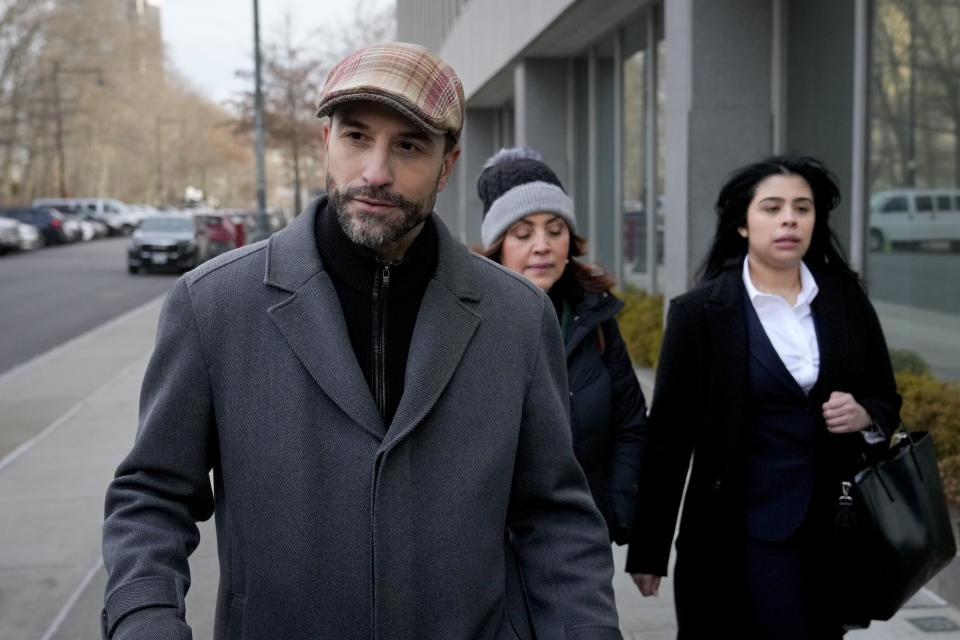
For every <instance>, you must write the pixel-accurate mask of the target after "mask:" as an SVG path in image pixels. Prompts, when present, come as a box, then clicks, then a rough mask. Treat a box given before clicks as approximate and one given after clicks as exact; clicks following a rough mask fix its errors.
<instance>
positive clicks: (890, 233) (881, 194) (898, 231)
mask: <svg viewBox="0 0 960 640" xmlns="http://www.w3.org/2000/svg"><path fill="white" fill-rule="evenodd" d="M933 242H940V243H949V245H950V247H951V248H952V249H953V250H954V251H960V189H890V190H887V191H878V192H876V193H874V194H873V196H871V198H870V232H869V246H870V250H871V251H880V250H882V249H883V248H884V247H886V246H887V245H888V244H889V245H890V246H891V247H916V246H918V245H920V244H924V243H933Z"/></svg>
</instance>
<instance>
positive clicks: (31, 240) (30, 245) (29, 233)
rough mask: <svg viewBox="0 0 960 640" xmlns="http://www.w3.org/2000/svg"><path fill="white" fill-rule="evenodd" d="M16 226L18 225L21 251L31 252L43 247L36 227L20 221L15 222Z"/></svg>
mask: <svg viewBox="0 0 960 640" xmlns="http://www.w3.org/2000/svg"><path fill="white" fill-rule="evenodd" d="M17 224H18V225H20V227H19V228H20V250H21V251H32V250H34V249H40V248H42V247H43V244H44V242H43V236H42V235H40V231H39V230H38V229H37V228H36V227H34V226H33V225H29V224H26V223H25V222H20V221H17Z"/></svg>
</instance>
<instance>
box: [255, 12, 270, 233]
mask: <svg viewBox="0 0 960 640" xmlns="http://www.w3.org/2000/svg"><path fill="white" fill-rule="evenodd" d="M253 60H254V103H253V104H254V115H253V136H254V153H255V155H256V158H257V211H258V212H259V213H260V215H261V216H262V215H263V214H264V213H266V211H267V178H266V171H265V169H264V159H263V155H264V143H263V90H262V89H261V83H260V75H261V68H260V67H261V65H260V3H259V2H258V1H257V0H253Z"/></svg>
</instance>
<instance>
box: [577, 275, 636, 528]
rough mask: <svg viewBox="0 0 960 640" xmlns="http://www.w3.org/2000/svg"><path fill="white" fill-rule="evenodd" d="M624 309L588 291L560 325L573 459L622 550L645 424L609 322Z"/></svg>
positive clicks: (628, 369)
mask: <svg viewBox="0 0 960 640" xmlns="http://www.w3.org/2000/svg"><path fill="white" fill-rule="evenodd" d="M622 308H623V302H622V301H621V300H619V299H617V298H616V297H615V296H613V295H612V294H610V293H606V292H602V293H590V292H587V293H584V296H583V300H582V301H581V302H580V303H579V304H577V305H576V307H574V308H573V310H572V312H569V313H570V315H569V317H568V318H566V319H563V318H561V321H562V322H563V324H564V336H563V338H564V343H565V345H566V351H567V372H568V377H569V380H570V420H571V426H572V428H573V448H574V452H575V453H576V456H577V461H578V462H579V463H580V466H581V467H583V471H584V473H585V474H586V476H587V481H588V482H589V484H590V491H591V492H592V493H593V498H594V500H595V501H596V503H597V507H598V508H599V509H600V512H601V513H602V514H603V517H604V520H606V522H607V528H608V530H609V533H610V539H611V540H612V541H614V542H617V543H621V544H622V543H625V542H626V541H627V540H628V539H629V529H630V525H631V523H632V522H633V509H634V499H635V497H636V491H637V479H638V477H639V475H640V461H641V458H642V455H643V446H644V442H645V441H646V422H647V418H646V415H647V407H646V402H645V401H644V397H643V392H642V391H641V390H640V384H639V383H638V382H637V377H636V374H635V373H634V371H633V365H632V364H631V362H630V357H629V356H628V355H627V349H626V344H625V343H624V341H623V337H622V336H621V335H620V329H619V327H618V326H617V321H616V318H615V317H614V316H615V315H616V313H617V312H618V311H620V309H622ZM561 315H562V314H561ZM564 320H566V321H564ZM598 327H599V328H600V330H599V331H598ZM600 332H602V334H603V338H602V340H601V338H600V335H599V333H600Z"/></svg>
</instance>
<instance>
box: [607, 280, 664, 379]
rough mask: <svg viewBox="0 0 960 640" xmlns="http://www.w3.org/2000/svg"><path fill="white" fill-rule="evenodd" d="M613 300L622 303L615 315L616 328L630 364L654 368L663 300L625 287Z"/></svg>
mask: <svg viewBox="0 0 960 640" xmlns="http://www.w3.org/2000/svg"><path fill="white" fill-rule="evenodd" d="M617 297H619V298H620V299H621V300H623V301H624V302H625V303H626V306H625V307H624V308H623V309H622V310H621V311H620V313H619V314H617V324H618V325H620V333H621V334H623V340H624V342H626V343H627V353H629V354H630V360H632V361H633V364H634V365H636V366H638V367H653V368H656V367H657V358H658V357H659V355H660V344H661V343H662V342H663V296H662V295H655V296H651V295H649V294H647V292H646V291H644V290H642V289H637V288H636V287H631V286H627V287H625V288H624V289H623V291H619V292H617Z"/></svg>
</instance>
